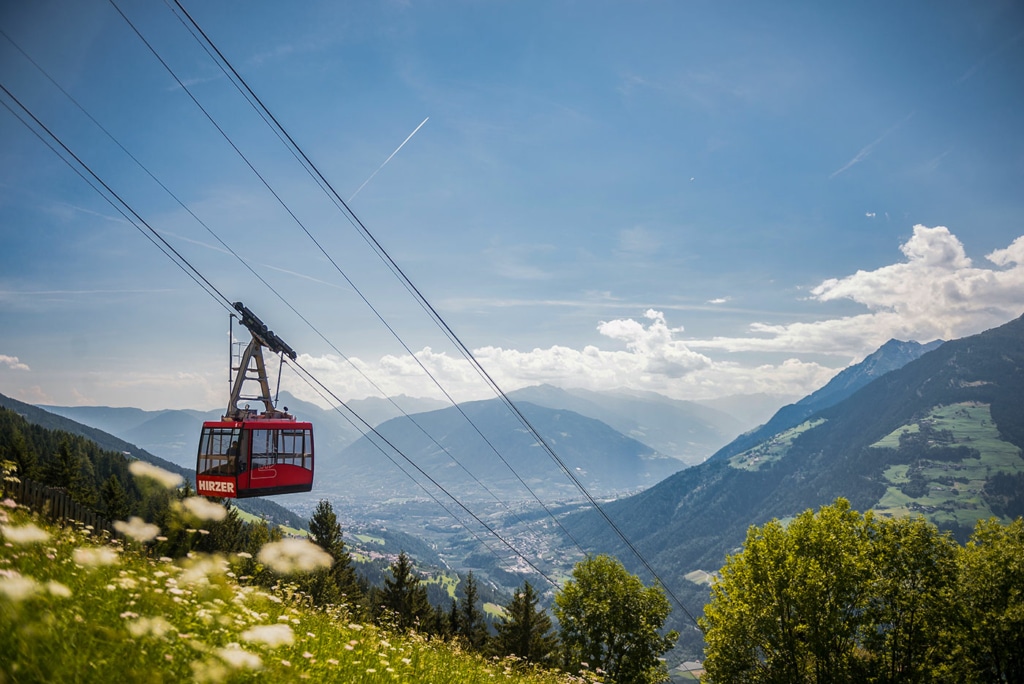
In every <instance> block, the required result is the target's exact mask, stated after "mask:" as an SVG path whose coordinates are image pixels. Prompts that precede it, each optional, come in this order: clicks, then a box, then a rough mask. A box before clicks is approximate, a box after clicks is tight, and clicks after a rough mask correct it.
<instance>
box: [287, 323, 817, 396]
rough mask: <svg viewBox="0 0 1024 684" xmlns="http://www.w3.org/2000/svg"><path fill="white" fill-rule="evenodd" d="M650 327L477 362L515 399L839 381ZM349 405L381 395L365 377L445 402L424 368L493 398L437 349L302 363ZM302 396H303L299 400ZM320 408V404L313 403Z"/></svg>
mask: <svg viewBox="0 0 1024 684" xmlns="http://www.w3.org/2000/svg"><path fill="white" fill-rule="evenodd" d="M644 319H645V320H633V319H613V320H609V321H602V322H600V323H599V325H598V326H597V331H598V332H599V333H600V334H601V335H602V336H604V338H606V339H607V340H608V341H609V343H610V344H612V345H617V346H619V347H621V348H619V349H602V348H600V347H598V346H596V345H586V346H584V347H583V348H582V349H574V348H572V347H567V346H562V345H555V346H552V347H548V348H544V349H542V348H537V349H533V350H530V351H520V350H516V349H505V348H502V347H493V346H488V347H481V348H478V349H474V350H473V355H474V356H475V357H476V359H477V360H478V361H479V362H480V364H481V365H482V366H483V367H484V368H485V369H486V370H487V373H488V375H489V376H490V377H491V378H493V379H494V380H495V382H497V384H498V386H500V387H501V388H502V389H504V390H507V391H511V390H515V389H518V388H521V387H525V386H528V385H537V384H542V383H548V384H553V385H557V386H561V387H578V388H582V389H589V390H595V391H597V390H611V389H619V388H628V389H637V390H649V391H654V392H660V393H662V394H665V395H667V396H671V397H675V398H679V399H695V398H710V397H716V396H721V395H724V394H734V393H752V392H772V393H782V394H799V393H801V392H803V393H806V392H809V391H813V390H814V389H817V388H818V387H819V386H821V384H824V383H825V382H827V381H828V379H829V378H830V377H831V376H832V375H834V374H835V372H836V370H835V369H834V368H828V367H825V366H822V365H819V364H817V363H813V362H803V361H799V360H797V359H789V360H786V361H783V362H781V363H778V364H765V365H758V366H756V367H744V366H741V365H740V364H738V363H736V362H733V361H714V360H712V359H711V358H710V357H708V356H706V355H704V354H700V353H698V352H695V351H693V350H692V349H691V348H690V345H688V344H687V343H686V342H684V341H683V340H682V339H681V335H682V333H683V328H682V327H670V326H669V325H668V323H667V320H666V318H665V315H664V313H662V312H660V311H655V310H653V309H651V310H648V311H647V312H646V313H645V314H644ZM300 363H302V365H303V366H305V367H307V368H310V369H311V370H313V372H314V373H315V374H317V375H318V376H319V377H321V378H323V379H325V380H326V381H327V384H328V385H330V386H331V387H334V388H339V391H338V392H337V393H338V394H339V396H343V397H355V398H358V397H362V396H367V395H377V394H378V393H377V390H376V389H375V388H374V387H373V386H371V385H370V384H369V382H368V381H367V380H366V379H365V378H364V377H362V375H360V373H362V374H365V375H366V376H368V377H371V378H373V380H374V382H375V384H376V385H377V387H379V388H380V390H381V391H383V392H384V393H385V394H386V395H388V396H396V395H399V394H407V395H412V396H419V397H434V398H438V399H445V397H444V395H443V394H441V393H440V391H439V390H438V389H437V388H436V386H435V385H434V384H433V382H432V381H431V380H430V378H429V377H428V376H427V375H426V374H425V373H424V372H423V369H422V368H421V367H420V364H422V365H423V367H425V368H427V369H428V370H429V372H430V375H432V376H433V377H434V378H436V379H437V380H438V382H439V383H440V384H441V385H442V386H443V387H444V388H445V389H446V390H447V391H448V392H449V394H450V395H451V396H452V398H454V399H455V400H456V401H469V400H472V399H486V398H490V397H493V396H494V395H493V393H491V392H490V390H489V389H488V388H487V385H486V384H485V383H484V382H483V381H482V380H481V379H480V377H479V376H478V375H477V373H476V371H475V370H474V369H473V368H472V366H471V365H470V364H469V362H467V361H466V360H465V359H463V358H461V357H452V356H449V355H448V354H445V353H439V352H435V351H434V350H432V349H430V348H426V349H423V350H422V351H419V352H417V353H416V355H415V358H413V357H411V356H385V357H382V358H381V359H379V360H378V361H377V362H375V363H367V362H364V361H361V360H359V359H351V363H346V362H345V361H344V360H342V359H339V358H337V357H331V356H327V357H319V358H312V357H305V358H300ZM300 391H301V389H298V388H297V389H296V390H295V393H296V394H298V393H299V392H300ZM309 399H310V400H315V399H314V397H309Z"/></svg>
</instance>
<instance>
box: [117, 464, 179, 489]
mask: <svg viewBox="0 0 1024 684" xmlns="http://www.w3.org/2000/svg"><path fill="white" fill-rule="evenodd" d="M128 470H130V471H131V473H132V475H135V476H136V477H148V478H150V479H152V480H156V481H157V482H159V483H160V484H162V485H163V486H164V487H167V489H176V488H178V487H180V486H181V485H182V484H183V483H184V482H185V479H184V478H183V477H182V476H181V475H178V474H177V473H171V472H168V471H166V470H164V469H163V468H161V467H159V466H155V465H153V464H152V463H146V462H145V461H132V463H131V465H129V466H128Z"/></svg>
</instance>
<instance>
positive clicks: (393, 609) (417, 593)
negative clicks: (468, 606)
mask: <svg viewBox="0 0 1024 684" xmlns="http://www.w3.org/2000/svg"><path fill="white" fill-rule="evenodd" d="M389 569H390V570H391V577H390V578H387V577H385V578H384V591H383V592H381V602H382V604H383V607H384V609H385V610H387V611H389V612H390V613H391V615H392V617H393V619H394V620H395V621H396V626H397V627H398V628H399V629H403V630H407V629H415V628H416V627H417V626H419V625H420V624H421V623H423V622H425V621H426V619H427V618H428V617H429V616H430V614H431V609H430V603H428V602H427V590H426V587H423V586H422V585H421V584H420V578H419V577H417V576H416V573H415V571H414V570H413V567H412V560H411V559H410V558H409V556H408V554H406V553H405V551H402V552H401V553H399V554H398V559H397V560H396V561H395V562H394V563H392V564H391V567H390V568H389Z"/></svg>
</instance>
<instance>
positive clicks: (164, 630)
mask: <svg viewBox="0 0 1024 684" xmlns="http://www.w3.org/2000/svg"><path fill="white" fill-rule="evenodd" d="M128 631H129V632H131V635H132V636H133V637H135V638H139V637H144V636H148V635H152V636H154V637H156V638H158V639H159V638H161V637H163V636H164V635H165V634H169V633H170V632H173V631H175V630H174V626H173V625H172V624H171V623H170V622H168V621H167V620H166V618H163V617H161V616H159V615H157V616H156V617H151V618H149V617H140V618H138V619H137V620H132V621H131V622H129V623H128Z"/></svg>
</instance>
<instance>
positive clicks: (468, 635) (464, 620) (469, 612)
mask: <svg viewBox="0 0 1024 684" xmlns="http://www.w3.org/2000/svg"><path fill="white" fill-rule="evenodd" d="M478 600H479V593H478V591H477V588H476V578H475V577H473V573H472V572H470V573H469V574H468V575H466V586H465V588H464V589H463V597H462V600H461V601H460V602H459V611H458V620H459V621H458V629H457V630H456V633H457V634H458V635H459V636H460V637H462V638H463V639H465V640H466V643H467V644H468V645H469V647H470V648H472V649H474V650H477V651H480V650H483V648H484V646H485V645H486V644H487V624H486V623H485V622H484V614H483V612H482V611H481V610H480V609H479V608H478V607H477V601H478Z"/></svg>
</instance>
